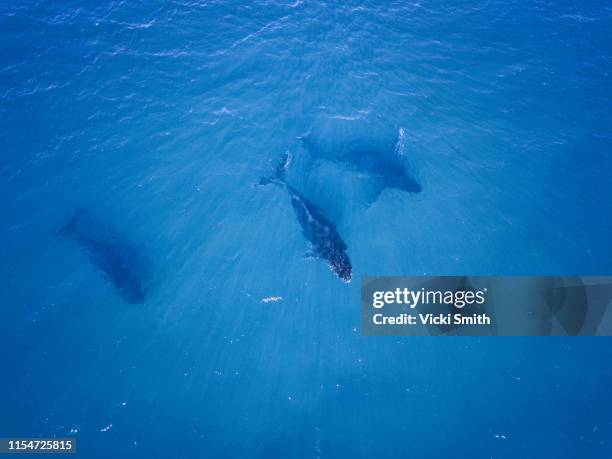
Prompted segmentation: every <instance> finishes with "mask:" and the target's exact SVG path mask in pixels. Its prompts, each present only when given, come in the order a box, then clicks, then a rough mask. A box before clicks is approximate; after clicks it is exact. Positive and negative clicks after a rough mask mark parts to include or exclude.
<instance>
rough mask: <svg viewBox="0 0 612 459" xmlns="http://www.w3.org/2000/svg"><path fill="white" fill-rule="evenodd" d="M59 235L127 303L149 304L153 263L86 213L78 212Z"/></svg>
mask: <svg viewBox="0 0 612 459" xmlns="http://www.w3.org/2000/svg"><path fill="white" fill-rule="evenodd" d="M59 235H60V236H63V237H65V238H67V239H69V240H71V241H74V242H75V243H76V244H77V245H79V246H80V247H81V249H83V251H84V252H85V253H86V255H87V257H88V258H89V260H90V261H91V263H92V264H93V265H94V267H95V268H96V269H98V270H99V271H100V273H101V274H102V276H103V277H104V278H105V279H107V280H108V281H110V282H111V283H112V284H113V286H114V287H115V290H116V291H117V293H118V294H119V295H120V296H121V297H122V298H123V299H124V300H125V301H127V302H128V303H131V304H141V303H144V302H145V300H146V298H147V293H148V292H147V284H148V281H149V280H150V264H149V262H148V260H147V259H146V258H145V257H144V256H143V255H142V254H141V253H140V252H139V251H138V250H136V249H135V248H134V247H133V246H131V245H130V244H129V243H127V242H126V241H123V240H122V239H121V238H119V237H118V236H116V235H114V234H111V233H109V232H107V231H104V230H102V229H101V228H100V226H99V225H98V224H96V222H94V221H93V220H92V219H91V218H90V217H89V216H87V215H86V213H85V212H84V211H77V212H75V213H74V214H73V215H72V217H70V219H69V220H68V222H67V223H66V224H65V225H64V226H63V227H62V228H61V229H60V230H59Z"/></svg>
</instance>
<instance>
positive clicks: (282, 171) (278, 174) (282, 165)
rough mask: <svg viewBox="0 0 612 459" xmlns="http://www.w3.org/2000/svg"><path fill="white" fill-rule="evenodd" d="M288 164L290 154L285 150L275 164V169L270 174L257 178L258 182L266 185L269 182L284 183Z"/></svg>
mask: <svg viewBox="0 0 612 459" xmlns="http://www.w3.org/2000/svg"><path fill="white" fill-rule="evenodd" d="M289 164H291V155H290V154H289V152H285V153H283V155H282V156H281V160H280V162H279V163H278V165H277V166H276V169H274V173H273V174H272V175H269V176H267V177H262V178H261V179H259V184H260V185H268V184H269V183H285V179H286V177H287V169H288V168H289Z"/></svg>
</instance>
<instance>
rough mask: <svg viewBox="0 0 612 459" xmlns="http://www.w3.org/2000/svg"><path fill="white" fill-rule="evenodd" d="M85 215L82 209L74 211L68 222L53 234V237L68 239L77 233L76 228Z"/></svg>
mask: <svg viewBox="0 0 612 459" xmlns="http://www.w3.org/2000/svg"><path fill="white" fill-rule="evenodd" d="M85 214H86V211H85V210H83V209H77V210H76V211H74V212H73V213H72V215H71V216H70V218H69V219H68V221H67V222H66V223H64V225H63V226H62V227H61V228H60V229H58V230H57V231H56V232H55V235H56V236H62V237H68V238H69V237H72V236H73V235H74V234H75V233H77V226H78V225H79V222H80V220H81V219H82V217H83V216H84V215H85Z"/></svg>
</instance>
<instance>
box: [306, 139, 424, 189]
mask: <svg viewBox="0 0 612 459" xmlns="http://www.w3.org/2000/svg"><path fill="white" fill-rule="evenodd" d="M403 133H404V131H403V129H400V131H399V134H398V138H397V140H396V142H395V144H391V143H390V142H374V141H371V140H368V139H365V138H362V139H359V138H358V139H352V140H350V141H347V142H344V143H340V144H339V145H334V146H333V148H330V147H327V146H325V145H324V143H323V142H318V141H317V140H316V139H315V138H314V137H313V136H312V135H310V134H306V135H305V136H302V137H301V140H302V144H303V145H304V148H305V149H306V150H307V151H308V153H309V154H310V156H311V157H312V158H314V159H324V160H327V161H333V162H338V163H342V164H344V165H345V166H346V167H348V168H349V169H351V170H354V171H358V172H362V173H365V174H367V175H369V176H370V177H372V178H374V179H375V180H376V181H377V182H378V187H379V190H378V191H379V192H382V190H383V189H385V188H397V189H400V190H403V191H406V192H408V193H420V192H421V185H420V184H419V182H418V181H417V180H416V178H415V177H413V175H411V174H410V173H409V172H408V170H407V168H406V165H405V164H404V160H403V157H402V154H401V151H400V148H399V147H400V146H402V145H403V140H404V139H403V135H404V134H403Z"/></svg>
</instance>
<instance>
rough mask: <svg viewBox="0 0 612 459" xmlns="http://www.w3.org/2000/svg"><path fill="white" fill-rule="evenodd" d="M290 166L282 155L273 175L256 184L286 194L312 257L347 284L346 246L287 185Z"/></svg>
mask: <svg viewBox="0 0 612 459" xmlns="http://www.w3.org/2000/svg"><path fill="white" fill-rule="evenodd" d="M290 162H291V155H289V154H288V153H285V154H284V155H283V156H282V158H281V161H280V163H279V164H278V166H277V167H276V169H275V171H274V173H273V175H272V176H269V177H263V178H261V179H260V182H259V184H260V185H267V184H271V183H272V184H276V185H279V186H281V187H283V188H284V189H285V190H286V191H287V193H288V195H289V198H290V199H291V205H292V207H293V210H294V212H295V215H296V217H297V220H298V222H299V224H300V226H301V228H302V234H303V236H304V237H305V238H306V239H307V240H308V241H309V242H310V244H311V245H312V254H313V255H314V256H316V257H318V258H320V259H322V260H324V261H325V262H326V263H327V265H328V266H329V268H330V269H331V271H332V272H333V273H334V274H335V275H336V276H337V277H338V278H339V279H340V280H341V281H343V282H345V283H349V282H350V281H351V279H352V276H353V272H352V270H353V268H352V265H351V260H350V259H349V257H348V254H347V245H346V244H345V243H344V241H343V240H342V238H341V237H340V234H338V231H337V230H336V227H335V226H334V224H333V223H332V222H331V221H330V220H329V218H328V217H327V216H326V215H325V212H323V210H322V209H321V208H320V207H318V206H317V205H316V204H314V203H313V202H312V201H310V200H309V199H307V198H306V197H305V196H303V195H302V194H301V193H299V192H298V191H297V190H296V189H295V188H293V187H292V186H291V185H289V184H288V183H287V180H286V173H287V168H288V167H289V164H290Z"/></svg>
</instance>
